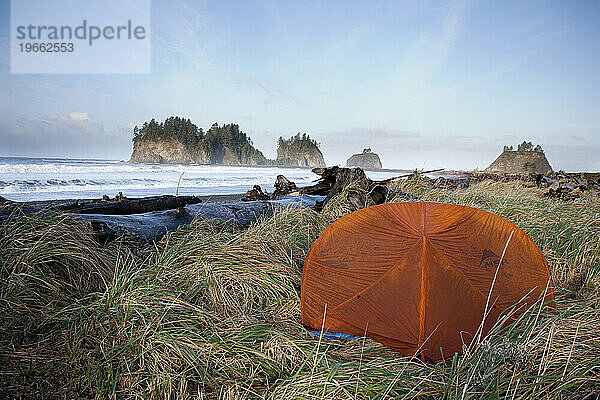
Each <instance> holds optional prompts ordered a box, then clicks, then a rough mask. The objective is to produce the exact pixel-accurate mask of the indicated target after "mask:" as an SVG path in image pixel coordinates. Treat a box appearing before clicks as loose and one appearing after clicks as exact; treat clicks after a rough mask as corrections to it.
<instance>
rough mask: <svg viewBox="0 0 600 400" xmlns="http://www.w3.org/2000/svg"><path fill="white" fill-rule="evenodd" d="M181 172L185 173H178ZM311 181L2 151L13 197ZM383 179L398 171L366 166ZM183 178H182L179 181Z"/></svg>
mask: <svg viewBox="0 0 600 400" xmlns="http://www.w3.org/2000/svg"><path fill="white" fill-rule="evenodd" d="M182 174H183V175H182ZM279 174H282V175H285V176H286V177H287V178H288V179H290V180H292V181H294V182H295V183H296V185H298V186H306V185H310V184H311V183H312V182H313V181H314V180H315V179H317V178H318V176H317V175H315V174H313V173H312V172H311V171H310V169H304V168H280V167H239V166H216V165H172V164H166V165H155V164H130V163H124V162H120V161H115V160H82V159H56V158H16V157H0V196H2V197H5V198H7V199H10V200H15V201H33V200H51V199H86V198H100V197H102V195H104V194H106V195H108V196H111V197H113V196H115V195H116V194H117V193H118V192H123V194H124V195H125V196H127V197H142V196H154V195H164V194H170V195H175V194H176V192H177V186H178V182H179V191H178V193H179V195H211V194H231V193H244V192H246V191H247V190H249V189H251V188H252V186H253V185H260V186H261V187H262V188H263V189H266V190H267V191H268V192H269V193H271V192H272V191H273V190H274V187H273V184H274V182H275V178H276V177H277V175H279ZM367 175H368V176H369V177H370V178H372V179H384V178H388V177H392V176H396V175H398V172H367ZM180 178H181V181H179V180H180Z"/></svg>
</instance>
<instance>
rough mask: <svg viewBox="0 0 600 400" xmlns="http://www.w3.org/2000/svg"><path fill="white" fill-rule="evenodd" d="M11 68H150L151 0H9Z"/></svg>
mask: <svg viewBox="0 0 600 400" xmlns="http://www.w3.org/2000/svg"><path fill="white" fill-rule="evenodd" d="M11 72H12V73H149V72H150V0H127V1H123V0H104V1H102V2H98V1H85V0H78V1H73V0H63V1H54V2H50V1H47V0H46V1H41V0H12V1H11Z"/></svg>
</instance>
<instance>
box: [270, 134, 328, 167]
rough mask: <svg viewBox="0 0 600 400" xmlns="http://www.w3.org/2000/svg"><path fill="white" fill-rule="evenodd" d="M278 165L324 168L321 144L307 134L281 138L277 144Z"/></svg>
mask: <svg viewBox="0 0 600 400" xmlns="http://www.w3.org/2000/svg"><path fill="white" fill-rule="evenodd" d="M275 161H276V164H277V165H287V166H294V167H324V166H325V160H324V158H323V153H321V150H319V144H318V143H317V141H316V140H314V139H311V138H310V136H309V135H307V134H306V133H303V134H300V133H298V134H296V135H295V136H292V137H291V138H289V139H284V138H283V137H280V138H279V142H278V144H277V159H276V160H275Z"/></svg>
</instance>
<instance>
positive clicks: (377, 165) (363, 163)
mask: <svg viewBox="0 0 600 400" xmlns="http://www.w3.org/2000/svg"><path fill="white" fill-rule="evenodd" d="M346 166H347V167H360V168H363V169H381V167H382V166H381V160H380V159H379V156H378V155H377V153H373V152H372V151H371V149H364V150H363V152H362V153H359V154H354V155H353V156H352V157H350V158H349V159H348V160H347V161H346Z"/></svg>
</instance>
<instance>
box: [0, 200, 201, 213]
mask: <svg viewBox="0 0 600 400" xmlns="http://www.w3.org/2000/svg"><path fill="white" fill-rule="evenodd" d="M2 200H3V201H2ZM201 202H202V199H200V198H198V197H196V196H153V197H144V198H140V199H127V198H123V200H120V201H117V200H109V201H96V200H80V199H77V200H43V201H31V202H26V203H21V202H16V201H10V200H6V199H1V200H0V207H1V208H2V210H5V211H11V210H14V209H19V210H20V211H21V212H22V213H24V214H33V213H35V212H38V211H42V210H45V211H59V212H70V213H77V214H106V215H129V214H140V213H145V212H150V211H161V210H169V209H174V208H179V207H183V206H185V205H188V204H198V203H201ZM0 218H1V217H0Z"/></svg>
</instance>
